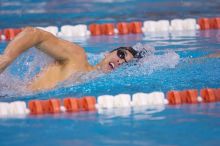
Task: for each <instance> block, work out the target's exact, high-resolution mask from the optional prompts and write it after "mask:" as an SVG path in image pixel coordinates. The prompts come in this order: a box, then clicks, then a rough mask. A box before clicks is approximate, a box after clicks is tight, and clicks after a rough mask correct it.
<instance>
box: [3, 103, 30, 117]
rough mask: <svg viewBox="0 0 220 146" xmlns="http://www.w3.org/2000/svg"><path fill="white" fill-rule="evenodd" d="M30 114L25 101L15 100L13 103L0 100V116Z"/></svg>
mask: <svg viewBox="0 0 220 146" xmlns="http://www.w3.org/2000/svg"><path fill="white" fill-rule="evenodd" d="M26 114H29V109H28V108H27V106H26V103H25V102H23V101H15V102H11V103H6V102H0V116H3V117H4V116H6V117H10V116H19V115H26Z"/></svg>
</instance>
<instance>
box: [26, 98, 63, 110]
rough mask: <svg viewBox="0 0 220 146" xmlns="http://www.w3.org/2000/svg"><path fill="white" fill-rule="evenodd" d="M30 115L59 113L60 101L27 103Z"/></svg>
mask: <svg viewBox="0 0 220 146" xmlns="http://www.w3.org/2000/svg"><path fill="white" fill-rule="evenodd" d="M28 107H29V109H30V113H31V114H45V113H59V112H60V100H59V99H49V100H31V101H30V102H29V103H28Z"/></svg>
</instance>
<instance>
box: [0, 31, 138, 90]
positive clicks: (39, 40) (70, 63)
mask: <svg viewBox="0 0 220 146" xmlns="http://www.w3.org/2000/svg"><path fill="white" fill-rule="evenodd" d="M31 47H36V48H37V49H39V50H40V51H43V52H44V53H46V54H48V55H49V56H51V57H53V58H54V59H55V62H54V63H52V64H50V65H48V66H46V67H45V68H43V69H42V70H41V72H40V73H39V74H37V75H36V76H35V77H34V78H33V79H32V81H31V83H30V84H29V85H28V88H30V89H31V90H33V91H39V90H45V89H51V88H54V87H55V86H56V85H57V84H58V83H60V82H63V81H65V80H67V79H68V78H69V77H70V76H72V75H74V74H77V73H79V72H81V73H85V72H90V71H94V70H100V71H102V72H104V73H106V72H110V71H112V70H114V69H115V68H118V67H119V66H120V65H121V64H123V63H125V62H128V61H130V60H132V59H133V58H135V57H137V54H138V53H137V51H135V50H134V49H133V48H132V47H120V48H117V49H115V50H112V51H111V52H109V53H107V54H106V55H105V58H104V59H103V60H102V61H101V62H100V63H99V64H97V65H96V66H92V65H90V64H89V63H88V60H87V56H86V53H85V51H84V49H83V48H81V47H80V46H78V45H76V44H74V43H71V42H68V41H65V40H62V39H59V38H57V37H55V36H54V35H52V34H51V33H49V32H46V31H43V30H40V29H37V28H33V27H26V28H25V29H24V30H23V31H22V32H21V33H19V34H18V35H17V36H16V37H15V39H14V40H12V41H11V42H10V43H9V44H8V46H7V47H6V48H5V50H4V53H3V54H2V55H0V73H1V72H3V71H4V70H5V69H6V68H7V66H9V65H10V64H11V63H12V62H13V61H14V60H15V59H16V58H17V57H18V56H19V55H20V54H22V53H23V52H24V51H26V50H28V49H29V48H31Z"/></svg>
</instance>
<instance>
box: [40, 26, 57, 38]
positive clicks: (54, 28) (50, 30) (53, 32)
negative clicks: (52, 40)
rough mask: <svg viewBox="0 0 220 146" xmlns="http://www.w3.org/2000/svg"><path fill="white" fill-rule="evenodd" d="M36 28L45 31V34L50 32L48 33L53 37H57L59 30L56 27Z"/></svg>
mask: <svg viewBox="0 0 220 146" xmlns="http://www.w3.org/2000/svg"><path fill="white" fill-rule="evenodd" d="M37 28H38V29H41V30H44V31H47V32H50V33H52V34H53V35H55V36H57V34H58V32H59V29H58V27H57V26H48V27H37Z"/></svg>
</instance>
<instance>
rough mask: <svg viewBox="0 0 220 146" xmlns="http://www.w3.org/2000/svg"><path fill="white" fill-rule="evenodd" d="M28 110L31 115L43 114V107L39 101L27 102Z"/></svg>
mask: <svg viewBox="0 0 220 146" xmlns="http://www.w3.org/2000/svg"><path fill="white" fill-rule="evenodd" d="M28 108H29V109H30V113H31V114H35V115H36V114H43V113H44V110H43V105H42V103H41V100H31V101H29V102H28Z"/></svg>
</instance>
